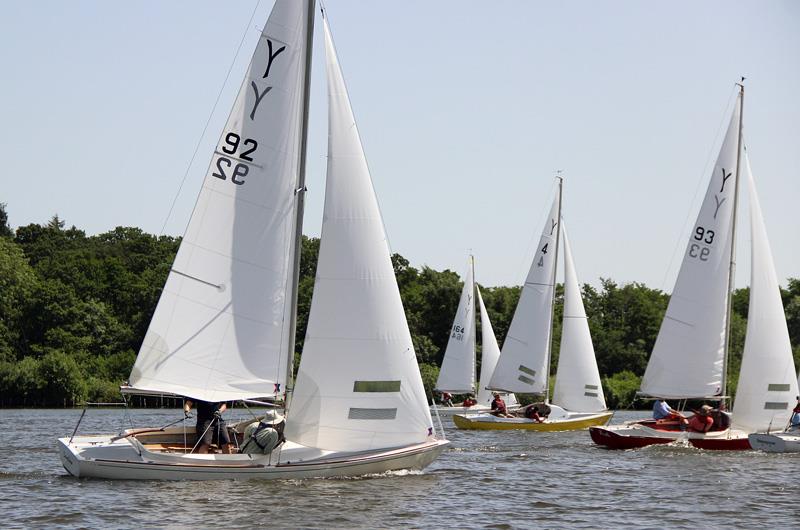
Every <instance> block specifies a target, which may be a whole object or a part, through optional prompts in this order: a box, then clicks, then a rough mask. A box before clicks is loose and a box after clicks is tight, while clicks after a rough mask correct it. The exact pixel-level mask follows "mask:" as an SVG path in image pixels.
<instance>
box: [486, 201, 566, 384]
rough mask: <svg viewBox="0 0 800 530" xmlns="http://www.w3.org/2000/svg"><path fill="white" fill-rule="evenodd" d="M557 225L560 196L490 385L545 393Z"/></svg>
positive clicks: (539, 247)
mask: <svg viewBox="0 0 800 530" xmlns="http://www.w3.org/2000/svg"><path fill="white" fill-rule="evenodd" d="M557 228H558V197H556V199H555V200H554V201H553V206H552V207H551V208H550V215H549V216H548V217H547V221H546V222H545V226H544V229H543V230H542V236H541V238H540V239H539V246H538V247H537V250H536V254H535V256H534V258H533V263H531V268H530V270H529V271H528V277H527V278H526V280H525V285H523V286H522V292H521V293H520V297H519V302H518V303H517V309H516V311H515V312H514V317H513V319H512V320H511V326H510V327H509V329H508V334H507V336H506V340H505V342H504V343H503V349H502V352H501V354H500V359H499V360H498V362H497V367H496V368H495V371H494V374H492V379H491V382H490V383H489V388H492V389H496V390H504V391H506V392H517V393H535V394H544V393H545V389H546V385H547V379H548V369H547V362H548V358H547V357H548V345H549V342H550V328H551V326H550V320H551V306H552V303H553V286H554V283H555V259H554V257H555V255H556V238H557V237H558V230H557Z"/></svg>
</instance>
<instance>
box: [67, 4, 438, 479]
mask: <svg viewBox="0 0 800 530" xmlns="http://www.w3.org/2000/svg"><path fill="white" fill-rule="evenodd" d="M313 16H314V2H313V0H311V1H307V2H306V1H304V2H299V1H293V0H277V2H276V3H275V6H274V8H273V10H272V14H271V15H270V17H269V20H268V21H267V24H266V26H265V28H264V30H263V32H262V35H261V37H260V40H259V43H258V46H257V48H256V51H255V53H254V56H253V59H252V61H251V64H250V68H249V69H248V72H247V75H246V77H245V79H244V81H243V83H242V86H241V89H240V92H239V95H238V97H237V99H236V103H235V104H234V107H233V110H232V112H231V115H230V117H229V119H228V122H227V125H226V127H225V129H224V131H223V133H222V137H221V140H220V144H219V145H218V147H217V149H216V150H215V152H214V155H213V158H212V161H211V165H210V168H209V170H208V173H207V175H206V178H205V181H204V183H203V187H202V190H201V192H200V196H199V198H198V202H197V206H196V207H195V210H194V213H193V215H192V218H191V220H190V222H189V227H188V229H187V232H186V235H185V237H184V238H183V241H182V244H181V247H180V249H179V251H178V255H177V257H176V259H175V263H174V264H173V267H172V269H171V271H170V274H169V278H168V280H167V284H166V286H165V288H164V291H163V294H162V296H161V299H160V300H159V303H158V306H157V308H156V311H155V314H154V315H153V319H152V321H151V323H150V327H149V330H148V332H147V336H146V337H145V340H144V343H143V345H142V348H141V350H140V352H139V355H138V357H137V360H136V364H135V365H134V368H133V371H132V373H131V376H130V385H131V386H130V388H129V389H128V392H130V393H160V394H175V395H180V396H187V397H189V398H191V399H195V400H203V401H229V400H243V401H247V400H253V399H257V398H262V397H278V396H280V395H281V393H282V392H283V389H284V388H286V387H289V386H290V382H291V373H292V369H291V362H292V357H293V355H294V340H293V337H294V327H295V325H294V321H295V314H296V305H297V300H296V288H297V277H298V272H297V271H298V266H299V245H300V234H301V224H302V211H303V210H302V197H303V192H304V191H305V188H304V184H303V172H304V169H303V168H304V160H305V143H306V128H307V109H308V85H309V69H310V59H311V41H312V32H313ZM323 22H324V24H323V26H324V34H325V49H326V53H327V74H328V101H329V136H328V138H329V144H328V168H327V186H326V190H325V210H324V216H323V226H322V236H321V243H320V252H319V261H318V265H317V276H316V281H315V285H314V295H313V299H312V305H311V312H310V316H309V322H308V328H307V332H306V340H305V346H304V349H303V355H302V359H301V362H300V367H299V371H298V376H297V381H296V384H295V387H294V391H293V393H292V394H291V395H290V396H291V400H290V402H289V405H288V407H287V410H286V416H285V421H286V425H285V436H286V439H287V441H286V442H285V443H284V444H283V445H282V446H279V447H278V448H277V449H275V450H273V451H272V452H269V453H267V454H197V453H195V452H194V448H193V447H192V443H193V438H194V434H196V433H194V429H193V428H182V427H171V428H160V429H144V430H133V429H130V430H126V431H123V432H122V433H120V434H119V435H116V436H114V435H96V436H91V435H88V436H75V435H73V436H72V437H69V438H61V439H59V452H60V455H61V459H62V463H63V465H64V467H65V468H66V469H67V471H68V472H69V473H70V474H72V475H74V476H80V477H84V476H91V477H103V478H112V479H244V478H257V479H286V478H306V477H330V476H348V475H360V474H365V473H379V472H383V471H387V470H393V469H406V468H416V469H419V468H423V467H425V466H426V465H428V464H429V463H430V462H431V461H433V460H434V458H436V456H437V455H439V454H440V453H441V451H442V450H443V449H444V447H445V446H446V445H447V443H448V442H447V441H446V440H441V439H437V438H436V437H435V436H434V435H433V424H432V421H431V416H430V414H429V411H428V405H427V400H426V397H425V392H424V389H423V385H422V379H421V377H420V373H419V367H418V365H417V360H416V356H415V353H414V348H413V346H412V342H411V335H410V332H409V330H408V325H407V323H406V318H405V314H404V311H403V306H402V302H401V300H400V293H399V290H398V287H397V283H396V280H395V277H394V271H393V268H392V265H391V260H390V254H389V249H388V246H387V243H386V234H385V233H384V228H383V222H382V219H381V216H380V212H379V209H378V205H377V201H376V197H375V191H374V189H373V186H372V181H371V177H370V174H369V171H368V169H367V164H366V159H365V157H364V153H363V151H362V147H361V141H360V138H359V134H358V129H357V128H356V127H355V120H354V118H353V113H352V109H351V108H350V102H349V98H348V95H347V90H346V88H345V84H344V80H343V78H342V73H341V69H340V67H339V62H338V58H337V56H336V52H335V49H334V46H333V40H332V38H331V34H330V30H329V27H328V23H327V18H326V17H324V16H323ZM246 423H250V422H249V421H248V422H246ZM246 423H242V424H237V425H234V426H233V428H232V431H233V432H232V437H233V438H234V441H240V442H243V441H244V440H243V436H244V435H245V434H244V433H245V426H246ZM76 431H77V427H76ZM187 432H188V433H189V435H190V436H189V443H188V444H187Z"/></svg>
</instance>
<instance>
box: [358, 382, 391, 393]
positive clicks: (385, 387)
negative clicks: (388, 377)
mask: <svg viewBox="0 0 800 530" xmlns="http://www.w3.org/2000/svg"><path fill="white" fill-rule="evenodd" d="M353 392H400V381H356V382H354V383H353Z"/></svg>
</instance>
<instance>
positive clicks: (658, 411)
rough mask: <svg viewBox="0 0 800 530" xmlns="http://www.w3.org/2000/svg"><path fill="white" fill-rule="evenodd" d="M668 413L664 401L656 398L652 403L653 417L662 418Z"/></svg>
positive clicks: (667, 406)
mask: <svg viewBox="0 0 800 530" xmlns="http://www.w3.org/2000/svg"><path fill="white" fill-rule="evenodd" d="M669 415H670V411H669V405H667V402H666V401H662V400H658V401H656V402H655V404H654V405H653V418H655V419H657V420H661V419H664V418H666V417H668V416H669Z"/></svg>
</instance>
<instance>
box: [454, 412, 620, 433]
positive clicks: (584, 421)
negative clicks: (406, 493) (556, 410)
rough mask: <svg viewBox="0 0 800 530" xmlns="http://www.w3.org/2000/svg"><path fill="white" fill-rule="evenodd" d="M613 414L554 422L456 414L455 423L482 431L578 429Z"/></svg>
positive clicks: (607, 418)
mask: <svg viewBox="0 0 800 530" xmlns="http://www.w3.org/2000/svg"><path fill="white" fill-rule="evenodd" d="M613 415H614V413H613V412H600V413H598V414H592V415H591V416H584V417H582V418H575V419H566V420H556V421H552V422H551V421H545V422H544V423H536V422H533V421H520V420H522V418H509V420H511V421H502V418H495V419H494V420H489V421H487V420H485V419H481V418H476V419H471V418H469V417H467V416H461V415H455V416H453V423H455V424H456V427H458V428H459V429H477V430H482V431H510V430H525V431H539V432H554V431H577V430H580V429H588V428H589V427H595V426H598V425H605V424H606V423H608V421H609V420H610V419H611V416H613ZM514 420H516V421H514Z"/></svg>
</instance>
